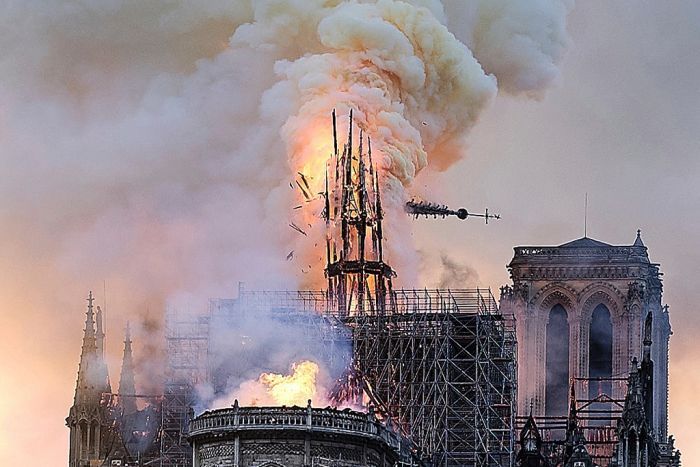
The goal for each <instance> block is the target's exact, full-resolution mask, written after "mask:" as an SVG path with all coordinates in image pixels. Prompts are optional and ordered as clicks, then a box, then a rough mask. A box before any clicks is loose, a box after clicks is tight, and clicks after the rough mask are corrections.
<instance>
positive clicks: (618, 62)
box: [415, 0, 700, 465]
mask: <svg viewBox="0 0 700 467" xmlns="http://www.w3.org/2000/svg"><path fill="white" fill-rule="evenodd" d="M699 21H700V5H698V4H697V3H695V2H692V1H671V2H650V1H645V2H632V1H618V0H615V1H595V0H594V1H586V2H577V3H576V6H575V8H574V9H573V11H572V13H571V14H570V16H569V26H568V28H569V33H570V35H571V45H570V48H569V50H568V53H567V55H566V57H565V58H564V60H563V63H562V65H561V71H562V73H561V80H560V82H559V83H558V84H557V85H556V86H555V88H554V89H551V90H549V91H548V93H547V95H546V96H545V98H544V99H543V100H542V101H541V102H538V103H533V102H531V101H524V100H520V99H513V98H510V97H499V98H497V99H496V102H495V104H494V106H493V107H492V108H491V109H489V111H487V113H486V115H485V116H484V118H483V119H482V120H481V121H480V122H479V124H478V125H477V126H476V127H475V129H474V131H473V133H472V136H471V138H470V140H469V146H470V148H469V156H468V157H467V158H466V159H465V160H463V161H462V162H460V163H459V165H457V166H455V167H454V168H452V169H451V170H450V171H449V172H448V173H446V174H444V178H443V183H441V184H440V186H441V187H442V188H443V190H444V193H442V196H441V197H440V199H441V201H444V202H446V203H447V204H451V205H454V206H456V205H464V206H466V207H468V208H469V209H473V210H475V211H477V210H479V209H482V208H483V207H485V206H488V207H489V208H490V210H491V211H492V212H498V213H500V214H501V215H502V216H503V219H502V220H501V221H500V222H492V223H490V224H489V225H488V226H483V225H478V222H474V223H472V224H468V225H465V224H463V223H458V222H456V221H455V222H452V223H450V222H442V223H440V225H435V224H432V223H431V224H428V223H422V224H420V225H417V232H416V234H415V235H416V236H417V237H419V238H420V240H421V242H424V243H425V244H429V245H430V247H429V251H438V250H444V251H449V252H450V253H454V254H456V255H457V256H458V257H459V258H461V261H462V262H464V263H465V264H469V265H471V266H472V268H473V269H475V270H476V271H477V273H478V283H479V284H481V285H482V286H490V287H492V288H494V290H496V289H495V287H496V286H498V285H499V284H504V283H507V281H508V275H507V271H506V268H505V265H506V264H507V263H508V262H509V260H510V259H511V258H512V255H513V250H512V247H513V246H516V245H559V244H562V243H565V242H567V241H569V240H573V239H575V238H579V237H582V236H583V230H584V200H585V193H588V236H589V237H592V238H595V239H597V240H600V241H603V242H606V243H611V244H617V245H630V244H632V243H633V242H634V239H635V235H636V230H637V229H638V228H639V229H641V230H642V238H643V240H644V242H645V244H646V245H647V247H648V248H649V255H650V257H651V260H652V261H654V262H658V263H660V264H661V270H662V272H663V273H664V279H663V280H664V296H663V300H664V302H665V303H668V305H669V306H670V316H671V325H672V327H673V336H672V337H671V350H670V352H671V357H670V430H669V433H672V434H673V435H674V436H675V438H676V440H677V443H676V446H677V447H679V448H680V449H681V452H682V460H683V463H684V465H696V464H698V463H700V446H698V445H697V443H695V442H694V440H695V439H696V437H697V434H698V433H700V431H698V427H697V421H698V420H699V419H700V408H699V406H698V404H697V402H696V397H697V394H698V391H700V374H699V372H698V369H699V368H700V366H699V364H698V362H700V347H699V346H698V344H697V336H698V332H700V320H699V319H698V317H697V313H696V306H697V305H696V304H697V303H698V302H699V301H700V289H699V288H698V287H697V284H696V283H695V279H694V275H695V274H696V272H697V270H698V264H700V253H699V252H698V249H697V248H696V246H695V244H696V242H697V241H698V239H700V216H699V215H698V214H699V213H700V189H698V182H697V180H698V177H700V158H699V157H698V154H700V136H698V135H699V133H698V128H700V111H699V110H698V109H700V84H699V83H700V55H698V54H697V50H698V48H699V47H700V29H698V28H697V24H699V23H698V22H699ZM437 196H438V195H437V194H436V197H437ZM436 236H438V238H440V241H439V242H438V241H436V240H435V238H436ZM426 249H428V248H426Z"/></svg>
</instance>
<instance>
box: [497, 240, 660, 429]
mask: <svg viewBox="0 0 700 467" xmlns="http://www.w3.org/2000/svg"><path fill="white" fill-rule="evenodd" d="M514 250H515V255H514V257H513V260H512V261H511V263H510V264H509V265H508V269H509V271H510V275H511V280H512V285H511V286H505V287H503V288H502V290H501V312H502V313H503V314H513V315H514V316H515V318H516V322H517V337H518V375H519V376H518V393H519V396H518V409H519V413H527V411H528V410H529V408H530V407H531V404H532V409H533V413H534V415H535V416H544V415H545V413H546V408H547V401H546V394H547V387H546V381H547V345H548V343H547V325H548V322H549V320H550V316H552V310H553V309H554V308H555V307H556V309H557V310H561V309H562V308H563V310H564V311H565V312H566V322H567V324H568V360H569V364H568V376H569V380H570V381H571V380H574V381H576V382H575V384H576V386H577V387H576V391H577V392H580V393H582V394H584V393H586V391H587V390H588V388H587V387H584V384H586V383H585V382H584V381H580V380H575V378H588V377H589V368H590V364H591V362H590V361H589V359H590V356H591V350H590V348H589V344H590V342H591V335H590V332H591V329H592V328H591V321H592V319H593V314H594V310H595V309H596V308H597V307H599V305H604V308H605V309H607V311H608V312H609V318H610V322H611V324H612V326H611V328H612V339H611V340H612V343H611V344H612V349H611V360H612V362H611V365H610V366H611V376H613V377H616V376H621V377H625V376H626V375H627V374H629V372H630V369H631V366H630V365H631V361H632V359H633V358H634V357H637V358H640V357H641V350H642V342H641V336H642V327H643V323H644V320H645V317H646V315H647V313H651V314H652V316H653V318H654V320H653V322H654V329H653V341H654V347H653V351H652V352H653V354H652V359H653V360H654V362H655V367H654V381H656V384H655V387H654V401H653V404H654V411H653V412H654V417H655V420H654V423H653V425H654V427H655V430H656V433H655V435H656V436H658V438H657V439H661V440H665V439H666V437H667V419H668V406H667V405H668V344H669V337H670V335H671V327H670V323H669V315H668V307H667V306H666V307H664V306H662V283H661V273H660V272H659V265H658V264H654V263H652V262H651V261H650V260H649V256H648V252H647V248H646V246H644V243H643V242H642V240H641V237H640V235H639V232H638V234H637V239H636V241H635V242H634V243H633V244H632V245H629V246H613V245H609V244H606V243H603V242H599V241H596V240H593V239H590V238H586V237H584V238H581V239H579V240H575V241H573V242H569V243H566V244H563V245H560V246H556V247H516V248H515V249H514ZM594 332H596V331H595V330H594ZM550 344H551V343H550ZM625 391H626V390H625V385H624V383H619V384H618V383H615V384H613V385H612V388H611V392H612V394H611V396H612V397H614V398H616V399H622V398H624V397H625ZM562 415H563V414H562Z"/></svg>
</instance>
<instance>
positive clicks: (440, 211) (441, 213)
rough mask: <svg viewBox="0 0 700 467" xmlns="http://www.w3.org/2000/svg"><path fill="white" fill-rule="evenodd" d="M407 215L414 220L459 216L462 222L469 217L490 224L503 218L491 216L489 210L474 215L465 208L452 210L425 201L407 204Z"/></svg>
mask: <svg viewBox="0 0 700 467" xmlns="http://www.w3.org/2000/svg"><path fill="white" fill-rule="evenodd" d="M405 209H406V213H407V214H409V215H411V216H413V217H414V218H416V219H418V217H420V216H425V217H430V216H433V218H437V217H442V218H445V217H447V216H457V217H459V218H460V219H462V220H465V219H466V218H467V217H470V216H471V217H483V218H484V220H485V221H486V223H487V224H488V223H489V219H500V218H501V216H500V214H489V210H488V208H486V212H485V213H484V214H474V213H471V212H469V211H467V210H466V209H464V208H461V209H458V210H456V211H455V210H452V209H450V208H448V207H447V206H446V205H444V204H435V203H427V202H424V201H416V200H411V201H409V202H407V203H406V207H405Z"/></svg>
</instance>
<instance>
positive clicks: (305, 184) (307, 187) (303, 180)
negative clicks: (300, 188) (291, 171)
mask: <svg viewBox="0 0 700 467" xmlns="http://www.w3.org/2000/svg"><path fill="white" fill-rule="evenodd" d="M297 173H298V174H299V176H300V177H301V182H302V183H303V184H304V186H305V187H306V189H307V190H308V191H310V190H311V188H309V182H308V181H307V180H306V177H305V176H304V174H303V173H301V172H297Z"/></svg>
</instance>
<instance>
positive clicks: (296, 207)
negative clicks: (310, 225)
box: [294, 204, 303, 210]
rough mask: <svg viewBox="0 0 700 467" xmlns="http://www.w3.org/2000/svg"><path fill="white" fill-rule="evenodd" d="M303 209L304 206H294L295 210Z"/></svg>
mask: <svg viewBox="0 0 700 467" xmlns="http://www.w3.org/2000/svg"><path fill="white" fill-rule="evenodd" d="M302 207H303V205H302V204H300V205H299V206H294V209H295V210H297V209H301V208H302Z"/></svg>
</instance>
